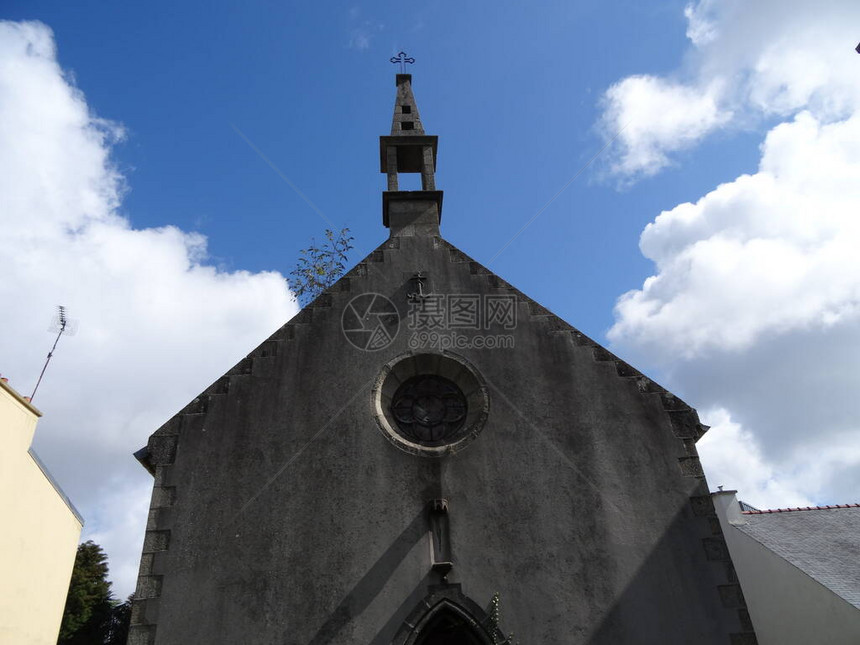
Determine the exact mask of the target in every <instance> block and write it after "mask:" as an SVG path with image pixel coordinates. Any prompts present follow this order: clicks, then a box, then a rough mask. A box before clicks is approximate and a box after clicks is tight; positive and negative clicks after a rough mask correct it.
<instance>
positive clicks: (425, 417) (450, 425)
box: [372, 351, 490, 457]
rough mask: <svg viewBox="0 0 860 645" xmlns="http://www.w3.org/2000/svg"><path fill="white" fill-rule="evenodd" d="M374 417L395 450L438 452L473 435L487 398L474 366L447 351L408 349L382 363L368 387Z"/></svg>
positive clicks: (487, 404) (477, 431) (464, 443)
mask: <svg viewBox="0 0 860 645" xmlns="http://www.w3.org/2000/svg"><path fill="white" fill-rule="evenodd" d="M372 403H373V410H374V412H375V415H376V422H377V424H378V425H379V428H380V429H381V430H382V432H383V434H384V435H385V436H386V438H387V439H388V440H389V441H391V442H392V443H393V444H394V445H396V446H397V447H398V448H400V449H401V450H404V451H406V452H409V453H412V454H415V455H422V456H427V457H443V456H445V455H447V454H451V453H454V452H457V451H459V450H462V449H463V448H465V447H466V446H467V445H468V444H469V443H470V442H471V441H473V440H474V439H475V438H476V437H477V436H478V434H480V432H481V430H483V428H484V424H485V423H486V421H487V415H488V414H489V411H490V401H489V397H488V395H487V386H486V384H485V383H484V380H483V379H482V378H481V376H480V374H479V373H478V371H477V370H476V369H475V368H474V367H473V366H472V365H471V364H470V363H469V362H468V361H467V360H466V359H464V358H463V357H461V356H458V355H456V354H453V353H451V352H447V351H445V352H441V353H414V352H409V353H407V354H403V355H401V356H398V357H397V358H395V359H394V360H392V361H390V362H389V363H387V364H386V365H385V366H384V367H383V368H382V371H381V372H380V374H379V376H378V377H377V380H376V384H375V385H374V387H373V392H372Z"/></svg>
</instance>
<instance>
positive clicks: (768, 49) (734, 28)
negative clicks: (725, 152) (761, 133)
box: [609, 2, 860, 506]
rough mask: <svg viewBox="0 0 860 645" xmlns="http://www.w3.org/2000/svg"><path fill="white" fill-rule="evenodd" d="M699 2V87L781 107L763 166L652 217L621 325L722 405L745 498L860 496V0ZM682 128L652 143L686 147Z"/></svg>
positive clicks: (632, 346) (714, 445)
mask: <svg viewBox="0 0 860 645" xmlns="http://www.w3.org/2000/svg"><path fill="white" fill-rule="evenodd" d="M686 13H687V17H688V20H689V24H690V28H689V32H688V35H689V36H690V38H691V40H692V41H693V43H694V51H693V54H695V55H694V56H693V57H692V58H693V59H694V60H695V64H696V66H697V67H696V70H695V74H694V77H695V81H693V82H691V84H690V85H689V87H691V88H692V87H698V88H700V89H701V88H703V87H712V86H713V85H712V84H713V83H714V82H715V79H722V80H723V82H724V84H723V85H722V86H721V90H720V93H719V96H718V97H717V99H716V101H717V103H718V104H719V105H720V106H721V107H720V109H721V110H724V111H725V110H733V111H735V113H744V114H746V115H749V114H752V113H755V114H759V115H768V116H770V117H773V116H779V117H782V118H783V119H784V121H783V122H782V123H780V124H778V125H776V126H775V127H773V128H771V129H770V131H769V132H768V133H767V135H766V137H765V139H764V141H763V143H762V146H761V161H760V163H759V167H758V170H757V171H756V172H755V173H753V174H750V175H741V176H739V177H737V178H736V179H735V180H733V181H730V182H727V183H725V184H722V185H720V186H717V187H716V188H714V189H713V190H712V191H710V192H709V193H707V194H706V195H704V196H703V197H701V198H700V199H699V200H698V201H696V202H695V203H684V204H679V205H678V206H676V207H674V208H672V209H670V210H668V211H665V212H663V213H661V214H660V215H659V216H658V217H657V218H656V219H655V220H654V221H653V222H652V223H651V224H649V225H648V226H647V227H646V229H645V231H644V232H643V233H642V237H641V240H640V248H641V250H642V252H643V254H644V255H645V256H646V257H648V258H650V259H651V260H653V261H654V263H655V265H656V271H655V274H654V275H653V276H651V277H649V278H647V279H646V280H645V281H644V283H643V285H642V288H640V289H637V290H634V291H631V292H629V293H626V294H624V295H623V296H622V297H621V298H619V300H618V302H617V305H616V311H615V315H616V321H615V324H614V326H613V327H612V329H611V330H610V332H609V338H610V340H611V341H612V342H613V344H614V345H615V346H616V347H617V348H618V351H620V352H622V353H623V354H625V355H628V356H631V357H633V358H634V359H635V362H639V363H641V364H645V365H649V366H651V367H652V368H653V369H656V370H658V371H660V372H661V373H662V374H663V375H664V377H665V380H666V384H667V385H669V386H670V387H672V388H673V389H680V390H681V391H680V392H679V393H680V394H682V395H683V396H685V397H686V398H687V399H688V400H689V401H690V402H691V403H693V404H695V405H697V406H698V407H700V408H702V409H706V410H707V409H711V410H714V411H715V412H714V413H713V414H715V415H716V417H717V422H716V423H715V424H714V425H715V427H714V428H713V429H712V430H711V431H710V433H709V434H708V435H707V437H706V439H704V440H703V443H702V446H703V451H702V452H703V461H704V463H705V465H706V469H708V472H709V473H710V472H716V473H719V478H720V481H711V484H713V485H715V484H717V483H719V484H723V485H725V486H727V487H731V488H738V489H739V490H740V496H741V497H742V498H745V499H746V498H747V497H749V495H748V494H747V493H746V492H745V491H744V490H743V486H748V487H749V488H750V489H752V490H753V491H754V492H753V493H752V494H753V495H754V496H758V498H759V499H760V500H761V499H764V500H766V504H768V505H782V506H785V505H790V504H792V503H799V502H797V501H792V500H797V499H800V498H805V499H806V500H813V501H815V502H817V503H843V502H854V501H857V500H856V499H855V496H856V491H857V490H858V489H860V488H859V487H860V449H858V448H857V446H860V421H859V420H858V419H860V404H858V402H857V401H858V399H857V396H856V392H857V391H858V389H860V376H858V373H857V369H856V365H857V361H858V358H860V354H858V348H860V253H858V252H857V250H858V249H860V220H858V217H857V205H858V204H860V92H858V87H860V85H858V84H857V83H856V65H857V64H858V59H857V55H856V54H855V53H854V52H853V51H852V50H853V47H854V45H855V44H856V43H855V40H856V34H855V33H853V25H856V24H857V21H858V19H860V5H857V4H856V3H840V2H833V3H824V4H811V3H798V4H795V5H791V6H790V7H787V6H786V5H785V3H784V2H783V3H773V2H761V3H754V4H752V5H750V4H748V3H738V2H724V3H714V2H701V3H699V4H697V5H695V6H691V7H689V8H688V9H687V12H686ZM849 66H850V67H849ZM622 83H623V81H622ZM628 107H629V106H628ZM631 109H632V108H631ZM704 132H705V131H704V130H703V135H704ZM670 134H671V133H670ZM673 137H675V138H677V134H672V136H666V137H663V138H660V137H658V138H657V139H656V143H652V146H651V149H652V151H651V152H650V153H649V154H659V153H660V151H662V152H663V153H666V152H671V150H673V149H676V148H673V147H672V146H673V145H675V143H674V141H675V139H673ZM631 142H632V143H631ZM688 143H689V144H692V143H693V141H692V140H690V141H688ZM625 145H627V148H625V149H624V150H623V153H622V154H624V155H628V156H631V155H635V154H638V152H640V151H641V150H642V146H640V145H638V144H637V143H636V142H635V141H632V140H627V141H626V142H625ZM653 150H656V153H655V152H653ZM624 158H625V157H623V156H622V158H621V159H622V161H623V159H624ZM620 172H622V173H624V172H627V173H628V175H629V174H630V173H629V172H628V171H626V170H625V169H624V168H623V167H620ZM638 172H640V174H641V173H644V172H645V170H642V169H640V170H639V171H638ZM729 415H730V416H729ZM703 416H705V415H703ZM705 421H706V422H708V419H707V418H706V419H705ZM712 423H713V422H712ZM709 460H711V461H710V463H709ZM732 478H735V479H737V480H738V481H731V479H732ZM780 495H784V496H786V497H787V498H788V499H787V500H786V501H782V502H779V500H778V498H779V497H780ZM750 501H752V500H750ZM753 503H755V502H753ZM759 503H762V502H761V501H759Z"/></svg>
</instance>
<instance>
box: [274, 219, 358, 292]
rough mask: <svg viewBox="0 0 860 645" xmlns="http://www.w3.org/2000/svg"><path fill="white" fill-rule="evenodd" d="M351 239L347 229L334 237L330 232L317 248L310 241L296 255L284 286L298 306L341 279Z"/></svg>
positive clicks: (350, 247)
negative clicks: (292, 294)
mask: <svg viewBox="0 0 860 645" xmlns="http://www.w3.org/2000/svg"><path fill="white" fill-rule="evenodd" d="M354 239H355V238H354V237H352V236H351V235H350V234H349V229H348V228H344V229H341V231H340V232H339V233H335V232H334V231H332V230H331V229H326V231H325V241H324V242H323V243H322V245H319V246H317V244H316V240H314V239H313V238H311V245H310V246H309V247H308V248H306V249H303V250H302V251H301V252H300V254H299V261H298V262H297V263H296V268H295V269H293V270H292V271H291V272H290V276H291V277H289V278H287V283H288V284H289V286H290V289H291V290H292V292H293V293H294V294H295V295H296V298H298V300H299V302H300V303H301V304H302V306H304V305H306V304H308V303H309V302H311V301H312V300H313V299H314V298H316V297H317V296H318V295H320V294H321V293H322V292H323V291H325V290H326V289H328V288H329V287H330V286H331V285H333V284H334V283H335V281H336V280H337V279H338V278H339V277H340V276H342V275H343V273H344V271H345V270H346V261H347V255H348V253H349V251H350V250H351V249H352V241H353V240H354Z"/></svg>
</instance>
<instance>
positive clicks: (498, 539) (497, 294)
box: [129, 74, 755, 645]
mask: <svg viewBox="0 0 860 645" xmlns="http://www.w3.org/2000/svg"><path fill="white" fill-rule="evenodd" d="M396 82H397V98H396V101H395V108H394V118H393V122H392V128H391V134H390V135H388V136H382V137H380V169H381V171H382V172H383V173H385V174H386V175H387V179H388V185H387V190H386V191H385V192H383V196H382V216H383V224H384V225H385V226H386V227H388V233H389V235H388V237H387V239H385V240H384V241H383V242H382V243H381V244H380V245H379V247H378V248H377V249H376V250H375V251H373V252H372V253H371V254H370V255H368V256H367V257H366V258H364V259H363V260H362V261H361V262H359V263H358V264H357V265H356V266H355V267H354V268H353V269H352V270H351V271H350V272H349V273H348V274H347V275H345V276H344V277H343V278H341V279H340V280H339V281H338V282H337V283H336V284H335V285H333V286H332V287H331V288H330V289H329V290H328V291H326V292H325V293H323V294H321V295H320V296H319V297H317V298H316V299H315V300H314V301H313V302H312V303H311V304H310V305H308V306H307V307H305V308H304V309H303V310H302V311H301V312H300V313H299V314H298V315H297V316H296V317H295V318H293V319H292V320H290V321H289V322H287V323H286V324H285V325H284V326H283V327H281V328H280V329H279V330H278V331H276V332H275V333H274V334H273V335H272V336H271V337H270V338H269V339H267V340H266V341H264V342H263V343H262V344H261V345H260V346H259V347H257V348H256V349H254V350H253V351H252V352H251V353H250V354H249V355H248V356H247V357H246V358H245V359H243V360H242V361H241V362H240V363H239V364H237V365H236V366H235V367H233V369H231V370H230V371H229V372H227V373H226V374H225V375H224V376H223V377H221V378H220V379H218V380H217V381H216V382H215V383H213V384H212V385H211V386H209V387H208V388H207V389H206V390H205V391H204V392H203V393H202V394H201V395H200V396H198V397H197V398H196V399H194V400H193V401H192V402H191V403H189V404H188V406H186V407H185V408H184V409H183V410H181V411H180V412H179V413H177V414H176V415H175V416H174V417H173V418H171V419H170V420H168V421H167V422H166V423H165V424H164V425H163V426H162V427H161V428H159V429H158V430H157V431H156V432H155V433H154V434H153V435H152V436H151V437H150V439H149V442H148V444H147V446H146V447H145V448H143V449H142V450H141V451H139V452H138V453H137V455H136V456H137V457H138V459H139V460H140V461H141V463H142V464H143V465H144V466H145V467H146V468H147V469H148V470H149V471H150V472H151V473H152V474H153V476H154V480H155V481H154V485H153V493H152V503H151V508H150V513H149V521H148V524H147V530H146V536H145V539H144V547H143V555H142V557H141V564H140V577H139V582H138V587H137V592H136V595H135V602H134V608H133V616H132V624H133V627H132V632H131V636H130V638H129V643H132V644H133V645H144V644H152V643H155V644H157V645H180V644H181V645H187V644H194V643H205V644H213V643H225V644H227V643H230V644H233V643H265V644H268V643H278V644H284V645H326V644H332V645H333V644H337V645H342V644H347V645H368V644H371V645H434V644H440V643H445V644H447V645H466V644H468V645H476V644H477V645H498V644H499V643H510V644H513V643H522V644H523V645H527V644H528V645H538V644H548V645H549V644H552V645H556V644H561V643H564V644H580V643H581V644H585V643H588V644H597V643H605V644H607V645H608V644H612V645H616V644H618V643H673V644H678V645H681V644H683V645H688V644H690V643H696V644H704V645H711V644H713V645H717V644H720V645H729V644H732V645H744V644H749V643H755V635H754V634H753V632H752V627H751V625H750V623H749V617H748V614H747V612H746V609H745V606H744V600H743V594H742V593H741V589H740V586H739V585H738V582H737V579H736V577H735V575H734V570H733V568H732V563H731V559H730V557H729V554H728V551H727V550H726V547H725V542H724V540H723V537H722V534H721V531H720V525H719V521H718V520H717V517H716V514H715V512H714V507H713V505H712V503H711V497H710V495H709V491H708V487H707V483H706V482H705V478H704V475H703V474H702V471H701V468H700V466H699V461H698V456H697V453H696V441H697V440H698V439H699V437H701V436H702V434H704V432H705V431H706V430H707V428H706V427H705V426H702V425H701V424H700V423H699V420H698V416H697V415H696V412H695V410H693V409H692V408H690V407H689V406H688V405H686V404H685V403H684V402H683V401H681V400H680V399H678V398H677V397H675V396H673V395H672V394H671V393H669V392H667V391H666V390H665V389H663V388H661V387H660V386H659V385H657V384H656V383H654V382H653V381H651V380H650V379H649V378H647V377H646V376H644V375H643V374H641V373H640V372H638V371H637V370H635V369H634V368H633V367H631V366H630V365H628V364H626V363H625V362H623V361H622V360H620V359H619V358H618V357H616V356H614V355H613V354H611V353H610V352H608V351H607V350H606V349H604V348H603V347H601V346H600V345H598V344H597V343H596V342H594V341H593V340H591V339H589V338H587V337H586V336H585V335H584V334H582V333H581V332H579V331H578V330H577V329H575V328H573V327H572V326H570V325H569V324H567V323H566V322H564V321H563V320H561V319H559V318H558V317H556V316H554V315H553V314H551V313H550V312H549V311H547V310H546V309H544V308H543V307H541V306H540V305H539V304H538V303H536V302H535V301H533V300H532V299H530V298H529V297H527V296H526V295H524V294H523V293H521V292H520V291H518V290H517V289H516V288H514V287H513V286H511V285H510V284H508V283H507V282H505V281H504V280H502V279H501V278H499V277H498V276H496V275H494V274H493V273H492V272H490V271H489V270H487V269H486V268H485V267H483V266H482V265H481V264H479V263H478V262H476V261H474V260H472V259H471V258H469V257H468V256H466V255H465V254H464V253H462V252H461V251H459V250H458V249H457V248H456V247H455V246H453V245H452V244H450V243H449V242H447V241H445V240H444V239H443V238H442V237H441V236H440V232H439V223H440V216H441V211H442V192H441V191H438V190H436V185H435V179H434V172H435V168H436V152H437V144H438V141H437V137H435V136H429V135H426V134H425V133H424V127H423V125H422V123H421V120H420V118H419V114H418V107H417V105H416V103H415V98H414V96H413V94H412V86H411V76H410V75H408V74H398V75H397V79H396ZM400 173H420V175H421V190H416V191H402V190H399V184H398V175H399V174H400ZM452 207H454V208H456V205H453V206H452V205H450V204H449V209H450V208H452ZM471 216H473V217H485V216H486V215H485V214H481V213H474V214H472V215H471ZM511 633H513V634H514V635H513V636H511Z"/></svg>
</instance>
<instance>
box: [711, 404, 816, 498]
mask: <svg viewBox="0 0 860 645" xmlns="http://www.w3.org/2000/svg"><path fill="white" fill-rule="evenodd" d="M702 418H703V419H705V420H707V421H708V423H710V424H711V429H710V430H709V431H708V433H707V434H706V435H705V436H704V437H702V439H700V440H699V442H698V444H697V447H698V449H699V455H700V457H701V458H702V463H703V464H704V466H705V475H706V476H707V478H708V482H709V483H710V485H711V487H712V488H713V489H714V490H716V487H718V486H724V484H723V482H726V484H727V485H725V486H724V488H725V489H726V490H733V489H734V490H737V491H738V492H739V497H740V499H742V500H743V501H745V502H747V503H748V504H752V505H753V506H755V507H757V508H789V507H793V506H812V505H813V502H812V501H811V499H810V498H809V497H806V495H805V494H804V493H803V492H801V491H800V490H798V489H797V488H796V487H792V486H791V485H788V484H786V482H784V481H783V480H781V479H780V478H779V477H777V476H776V474H775V469H774V467H773V466H772V465H771V464H770V463H769V462H768V460H767V459H766V458H765V457H764V456H763V455H762V453H761V449H760V447H759V445H758V443H757V442H756V440H755V437H753V436H752V434H751V433H749V432H748V431H746V430H744V429H743V428H742V427H741V426H740V424H737V423H735V422H733V421H732V419H731V416H730V415H729V413H728V412H727V411H726V410H724V409H721V408H717V409H715V410H710V411H707V412H705V413H703V414H702Z"/></svg>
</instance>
